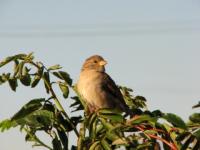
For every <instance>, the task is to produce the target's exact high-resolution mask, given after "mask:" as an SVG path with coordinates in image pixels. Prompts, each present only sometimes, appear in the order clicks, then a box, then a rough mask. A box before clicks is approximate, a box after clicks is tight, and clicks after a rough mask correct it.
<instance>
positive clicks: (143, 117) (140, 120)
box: [128, 115, 157, 124]
mask: <svg viewBox="0 0 200 150" xmlns="http://www.w3.org/2000/svg"><path fill="white" fill-rule="evenodd" d="M156 121H157V118H155V117H150V116H149V115H140V116H138V117H137V118H133V119H131V120H129V121H128V123H130V124H140V123H143V122H152V123H156Z"/></svg>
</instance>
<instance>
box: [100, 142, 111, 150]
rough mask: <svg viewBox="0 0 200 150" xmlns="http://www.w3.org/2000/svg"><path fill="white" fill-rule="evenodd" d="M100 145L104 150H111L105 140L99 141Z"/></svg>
mask: <svg viewBox="0 0 200 150" xmlns="http://www.w3.org/2000/svg"><path fill="white" fill-rule="evenodd" d="M101 145H102V147H103V148H104V150H112V149H111V147H110V144H109V143H108V142H107V141H106V140H105V139H102V140H101Z"/></svg>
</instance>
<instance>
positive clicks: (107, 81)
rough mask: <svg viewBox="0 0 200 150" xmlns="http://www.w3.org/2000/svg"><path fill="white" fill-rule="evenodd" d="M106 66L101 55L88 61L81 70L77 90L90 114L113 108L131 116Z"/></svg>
mask: <svg viewBox="0 0 200 150" xmlns="http://www.w3.org/2000/svg"><path fill="white" fill-rule="evenodd" d="M106 64H107V62H106V61H105V60H104V59H103V57H101V56H99V55H94V56H91V57H89V58H88V59H86V60H85V62H84V64H83V66H82V69H81V73H80V76H79V80H78V83H77V90H78V92H79V94H80V95H81V96H82V97H83V100H84V101H85V103H86V105H87V107H88V111H89V114H91V113H93V112H95V111H97V110H98V109H100V108H113V109H117V110H120V111H123V112H126V113H127V114H130V115H131V114H132V112H131V110H130V109H129V107H128V106H127V105H126V103H125V101H124V99H123V96H122V94H121V92H120V90H119V88H118V87H117V85H116V84H115V82H114V81H113V80H112V79H111V77H110V76H109V75H108V74H107V73H106V72H105V65H106Z"/></svg>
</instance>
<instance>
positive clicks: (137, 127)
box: [134, 126, 178, 150]
mask: <svg viewBox="0 0 200 150" xmlns="http://www.w3.org/2000/svg"><path fill="white" fill-rule="evenodd" d="M134 128H136V129H139V130H140V131H145V130H144V129H143V128H141V127H140V126H134ZM146 134H147V135H148V136H149V137H151V138H154V139H157V140H160V141H162V142H163V143H165V144H166V145H168V146H169V147H170V148H171V149H172V150H178V149H177V148H176V146H175V145H174V144H172V143H170V142H168V141H166V140H165V139H163V138H161V137H159V136H156V135H153V134H148V133H146Z"/></svg>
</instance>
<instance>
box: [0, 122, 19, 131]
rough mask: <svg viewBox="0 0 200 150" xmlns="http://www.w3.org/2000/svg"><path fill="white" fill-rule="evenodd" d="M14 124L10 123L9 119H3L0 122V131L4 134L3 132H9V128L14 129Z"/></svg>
mask: <svg viewBox="0 0 200 150" xmlns="http://www.w3.org/2000/svg"><path fill="white" fill-rule="evenodd" d="M16 125H17V124H16V122H13V121H11V120H10V119H5V120H3V121H1V122H0V131H1V132H4V131H5V130H9V129H10V128H11V127H16Z"/></svg>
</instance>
